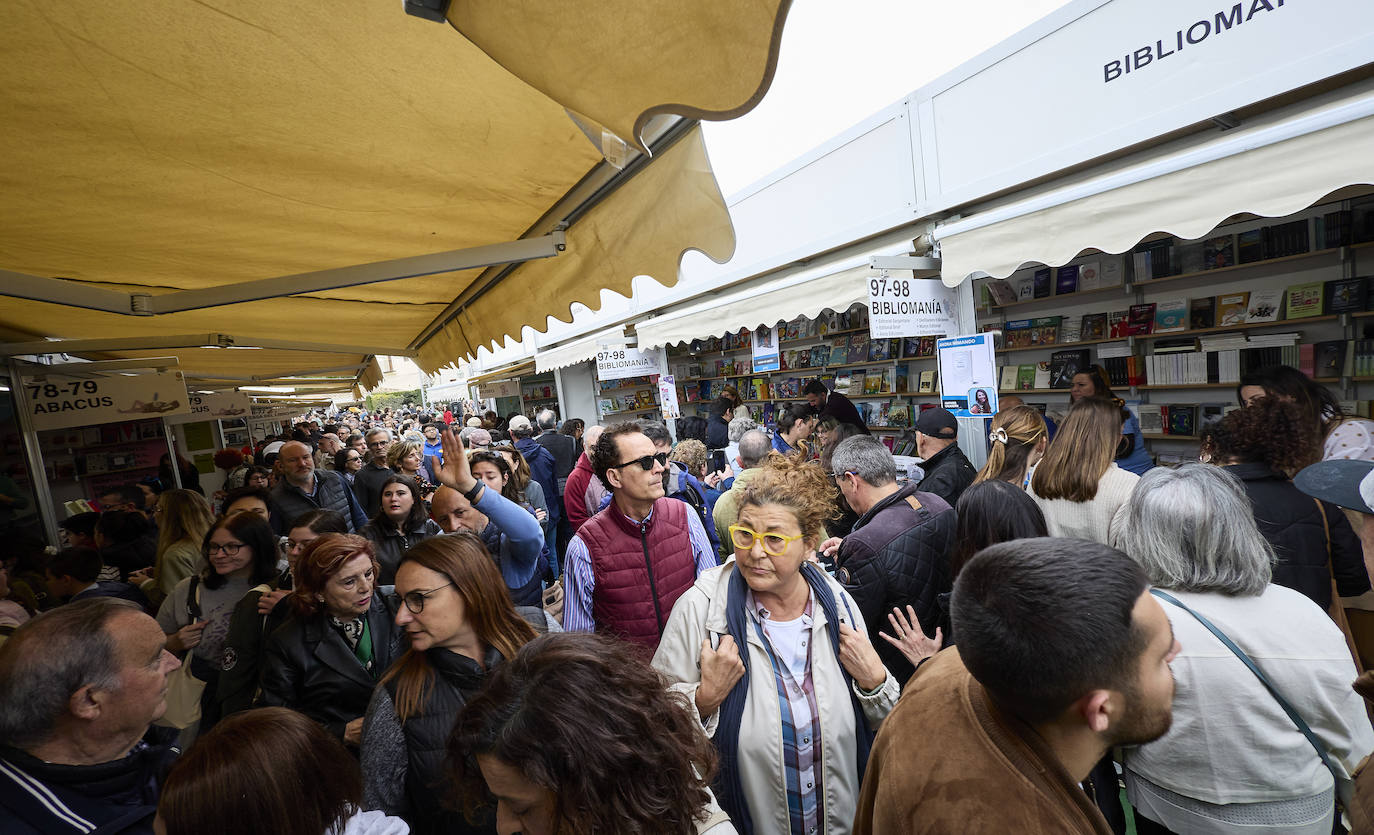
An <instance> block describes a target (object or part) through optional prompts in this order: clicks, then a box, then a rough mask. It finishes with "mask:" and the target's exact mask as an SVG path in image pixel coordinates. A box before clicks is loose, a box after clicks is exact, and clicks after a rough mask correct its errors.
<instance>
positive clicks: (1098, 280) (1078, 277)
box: [983, 256, 1123, 307]
mask: <svg viewBox="0 0 1374 835" xmlns="http://www.w3.org/2000/svg"><path fill="white" fill-rule="evenodd" d="M1122 278H1123V277H1122V259H1121V258H1119V257H1112V256H1107V257H1105V258H1104V259H1103V260H1101V261H1091V262H1088V263H1086V264H1067V265H1065V266H1062V267H1041V268H1039V269H1037V270H1033V271H1031V272H1030V273H1027V274H1020V275H1015V276H1012V277H1011V278H995V279H991V280H989V281H987V282H986V283H985V284H984V285H983V288H984V291H985V292H986V294H987V297H986V298H985V299H984V306H985V307H1004V306H1006V305H1009V304H1015V303H1016V302H1019V301H1022V302H1024V301H1032V300H1034V299H1048V298H1050V297H1051V296H1066V295H1069V294H1070V293H1081V292H1091V291H1093V290H1102V289H1105V288H1108V287H1120V286H1121V284H1122Z"/></svg>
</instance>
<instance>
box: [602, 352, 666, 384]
mask: <svg viewBox="0 0 1374 835" xmlns="http://www.w3.org/2000/svg"><path fill="white" fill-rule="evenodd" d="M662 373H663V366H662V364H661V363H660V362H659V351H658V350H656V349H655V350H650V351H641V350H640V349H638V348H602V349H601V350H600V351H597V352H596V378H597V379H598V380H624V379H625V378H627V377H644V376H646V375H650V374H662Z"/></svg>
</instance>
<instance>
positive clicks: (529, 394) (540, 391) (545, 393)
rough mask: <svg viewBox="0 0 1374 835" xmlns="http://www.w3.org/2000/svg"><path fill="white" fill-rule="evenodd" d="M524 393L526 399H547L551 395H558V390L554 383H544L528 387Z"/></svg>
mask: <svg viewBox="0 0 1374 835" xmlns="http://www.w3.org/2000/svg"><path fill="white" fill-rule="evenodd" d="M522 394H523V395H524V397H525V399H526V400H546V399H548V398H551V397H557V396H558V391H557V390H556V389H555V388H554V387H553V386H552V385H544V386H532V387H530V388H527V389H525V390H524V391H523V392H522Z"/></svg>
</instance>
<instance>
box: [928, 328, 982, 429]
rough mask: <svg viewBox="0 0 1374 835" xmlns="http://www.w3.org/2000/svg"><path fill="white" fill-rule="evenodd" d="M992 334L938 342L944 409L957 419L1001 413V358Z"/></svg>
mask: <svg viewBox="0 0 1374 835" xmlns="http://www.w3.org/2000/svg"><path fill="white" fill-rule="evenodd" d="M992 345H993V343H992V334H990V333H980V334H977V335H975V336H956V337H952V338H950V339H937V340H936V341H935V352H936V355H937V356H938V360H937V364H938V365H939V367H940V375H939V376H940V405H941V406H943V407H945V408H946V409H948V410H949V411H951V412H953V413H954V415H955V417H968V416H970V415H991V414H994V413H995V412H996V411H997V358H996V355H995V354H994V352H993V347H992Z"/></svg>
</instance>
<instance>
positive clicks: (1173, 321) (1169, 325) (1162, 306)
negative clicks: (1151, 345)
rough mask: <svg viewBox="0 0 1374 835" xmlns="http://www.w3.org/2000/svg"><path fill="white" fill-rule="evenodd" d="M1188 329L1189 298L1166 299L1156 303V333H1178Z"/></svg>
mask: <svg viewBox="0 0 1374 835" xmlns="http://www.w3.org/2000/svg"><path fill="white" fill-rule="evenodd" d="M1187 329H1188V300H1187V299H1166V300H1165V301H1161V302H1156V304H1155V329H1154V332H1155V333H1176V332H1178V331H1185V330H1187Z"/></svg>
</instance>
